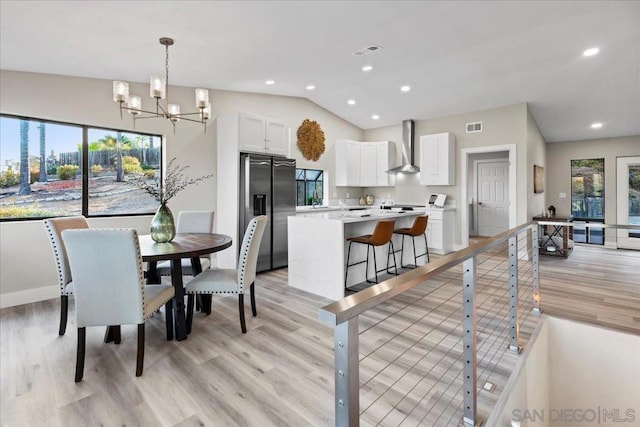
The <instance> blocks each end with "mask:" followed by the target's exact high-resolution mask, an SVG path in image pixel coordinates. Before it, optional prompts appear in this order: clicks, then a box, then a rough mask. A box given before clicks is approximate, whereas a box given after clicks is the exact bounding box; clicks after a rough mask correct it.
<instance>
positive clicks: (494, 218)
mask: <svg viewBox="0 0 640 427" xmlns="http://www.w3.org/2000/svg"><path fill="white" fill-rule="evenodd" d="M476 184H477V187H476V188H477V199H476V200H477V201H478V205H477V206H478V222H477V224H478V235H479V236H495V235H496V234H498V233H501V232H503V231H506V230H508V229H509V162H508V161H504V162H486V163H478V172H477V176H476Z"/></svg>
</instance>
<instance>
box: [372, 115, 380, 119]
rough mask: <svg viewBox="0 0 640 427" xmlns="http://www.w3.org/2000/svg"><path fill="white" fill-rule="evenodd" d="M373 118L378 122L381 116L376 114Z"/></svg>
mask: <svg viewBox="0 0 640 427" xmlns="http://www.w3.org/2000/svg"><path fill="white" fill-rule="evenodd" d="M371 118H372V119H373V120H378V119H379V118H380V116H379V115H377V114H374V115H373V116H371Z"/></svg>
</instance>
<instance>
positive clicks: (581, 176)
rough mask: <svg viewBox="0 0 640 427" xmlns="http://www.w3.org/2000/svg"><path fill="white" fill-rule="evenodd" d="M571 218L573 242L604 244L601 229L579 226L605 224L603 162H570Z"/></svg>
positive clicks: (584, 160) (587, 160)
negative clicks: (572, 219)
mask: <svg viewBox="0 0 640 427" xmlns="http://www.w3.org/2000/svg"><path fill="white" fill-rule="evenodd" d="M571 215H573V217H574V219H576V220H578V221H576V225H575V226H574V240H575V241H576V242H583V243H596V244H604V236H603V229H601V228H588V229H587V228H586V227H580V225H579V223H580V222H581V221H582V222H604V159H583V160H572V161H571Z"/></svg>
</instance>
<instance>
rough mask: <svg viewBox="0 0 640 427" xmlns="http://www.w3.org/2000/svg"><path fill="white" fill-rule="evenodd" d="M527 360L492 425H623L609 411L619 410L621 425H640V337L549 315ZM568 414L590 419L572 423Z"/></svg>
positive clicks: (504, 395) (531, 343)
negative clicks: (517, 423)
mask: <svg viewBox="0 0 640 427" xmlns="http://www.w3.org/2000/svg"><path fill="white" fill-rule="evenodd" d="M521 357H522V359H521V361H519V363H518V366H516V368H515V369H514V370H513V373H512V375H511V377H510V378H509V381H508V382H507V385H506V386H505V388H504V390H503V391H502V394H501V396H500V399H499V400H498V403H497V404H496V407H495V409H494V411H493V413H492V414H491V416H490V417H489V418H488V419H487V426H508V425H510V421H511V419H512V418H516V419H517V418H518V417H520V418H521V419H522V418H524V420H523V421H522V426H527V427H532V426H548V425H551V426H554V427H564V426H566V427H569V426H577V425H584V426H588V425H611V426H612V425H618V424H617V423H616V422H615V420H612V419H610V418H606V417H607V415H605V413H604V412H603V410H606V411H607V413H608V414H609V415H608V416H611V414H613V413H614V410H618V412H617V416H618V422H619V423H620V424H621V425H637V424H638V421H640V407H638V396H640V336H638V335H633V334H629V333H625V332H620V331H616V330H613V329H607V328H603V327H600V326H594V325H590V324H586V323H580V322H574V321H572V320H566V319H559V318H555V317H548V316H545V317H544V318H543V319H542V321H541V323H540V324H539V325H538V327H537V328H536V331H535V333H534V335H533V336H532V337H531V339H530V340H529V342H528V344H527V348H526V349H525V352H524V353H523V354H522V356H521ZM629 409H630V410H633V411H634V412H633V416H634V417H635V419H634V420H633V421H635V422H634V423H631V421H632V420H630V419H627V417H628V416H629V414H627V413H626V411H627V410H629ZM567 410H568V411H574V412H573V414H574V415H573V416H574V417H582V416H585V417H586V418H585V419H584V420H580V419H573V420H570V419H569V418H568V415H563V414H567V412H566V411H567ZM514 411H516V412H514ZM562 411H565V412H562ZM578 411H581V412H578ZM514 415H515V417H514ZM594 416H595V421H594V420H592V418H593V417H594ZM598 416H600V417H601V419H600V421H601V422H599V421H598V418H597V417H598ZM562 417H565V418H564V419H563V418H562ZM533 418H535V419H536V422H532V419H533ZM621 419H627V421H626V422H622V421H621Z"/></svg>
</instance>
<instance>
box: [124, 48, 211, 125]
mask: <svg viewBox="0 0 640 427" xmlns="http://www.w3.org/2000/svg"><path fill="white" fill-rule="evenodd" d="M160 44H161V45H163V46H164V47H165V68H164V78H163V77H162V76H151V78H150V83H149V95H150V96H151V98H154V99H155V100H156V111H148V110H143V109H142V98H140V97H139V96H135V95H129V83H127V82H122V81H117V80H116V81H114V82H113V100H114V101H115V102H117V103H118V104H119V105H120V118H121V119H122V110H127V111H129V113H130V114H131V116H132V117H133V127H134V129H135V126H136V120H137V119H154V118H158V117H162V118H165V119H168V120H169V121H171V124H172V125H173V132H174V133H175V131H176V123H178V122H179V121H180V120H187V121H190V122H195V123H201V124H202V125H203V127H204V131H205V132H206V131H207V120H208V119H209V116H210V114H211V103H210V102H209V91H208V90H207V89H202V88H198V89H196V108H197V109H198V111H195V112H192V113H181V112H180V106H179V105H178V104H171V103H169V46H171V45H173V39H171V38H169V37H162V38H160ZM161 99H164V100H165V102H164V103H161V102H160V100H161ZM163 104H164V105H163ZM187 116H188V117H187Z"/></svg>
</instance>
